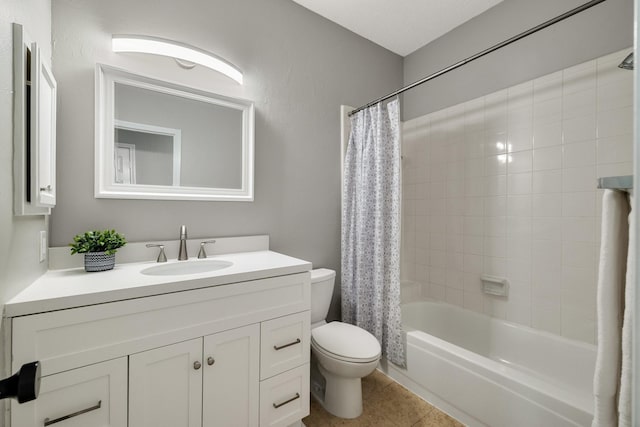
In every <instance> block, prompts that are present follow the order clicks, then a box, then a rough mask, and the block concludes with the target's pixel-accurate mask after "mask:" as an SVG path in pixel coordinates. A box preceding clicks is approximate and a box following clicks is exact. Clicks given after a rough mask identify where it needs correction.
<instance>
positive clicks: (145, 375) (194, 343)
mask: <svg viewBox="0 0 640 427" xmlns="http://www.w3.org/2000/svg"><path fill="white" fill-rule="evenodd" d="M197 364H202V339H201V338H197V339H194V340H190V341H184V342H180V343H177V344H173V345H169V346H166V347H160V348H156V349H153V350H149V351H145V352H142V353H137V354H133V355H131V356H129V425H130V426H132V427H200V426H201V423H202V394H201V393H202V367H201V366H200V367H198V365H197ZM196 367H198V368H197V369H196Z"/></svg>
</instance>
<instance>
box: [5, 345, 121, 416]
mask: <svg viewBox="0 0 640 427" xmlns="http://www.w3.org/2000/svg"><path fill="white" fill-rule="evenodd" d="M49 423H50V424H49ZM58 423H59V424H58ZM48 424H49V425H55V426H64V427H87V426H91V427H127V358H126V357H121V358H119V359H115V360H110V361H107V362H102V363H97V364H95V365H90V366H85V367H83V368H78V369H73V370H71V371H67V372H62V373H59V374H55V375H49V376H47V377H44V378H42V382H41V384H40V395H39V396H38V398H37V399H36V400H32V401H31V402H28V403H23V404H21V405H20V404H18V403H17V402H16V401H12V402H11V425H13V426H16V427H42V426H43V425H48Z"/></svg>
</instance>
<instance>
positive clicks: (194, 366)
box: [193, 360, 202, 371]
mask: <svg viewBox="0 0 640 427" xmlns="http://www.w3.org/2000/svg"><path fill="white" fill-rule="evenodd" d="M201 366H202V364H201V363H200V362H198V361H197V360H196V361H195V362H193V369H195V370H196V371H197V370H198V369H200V367H201Z"/></svg>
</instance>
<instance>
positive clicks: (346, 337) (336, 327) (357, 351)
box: [311, 322, 380, 360]
mask: <svg viewBox="0 0 640 427" xmlns="http://www.w3.org/2000/svg"><path fill="white" fill-rule="evenodd" d="M311 339H312V340H313V341H314V342H315V343H316V344H317V345H318V346H319V347H322V349H324V350H326V351H328V352H330V353H333V354H335V355H337V356H338V357H341V358H348V359H362V360H371V359H375V358H377V357H378V356H380V343H379V342H378V340H377V339H376V337H374V336H373V335H371V334H370V333H369V332H367V331H365V330H364V329H362V328H359V327H357V326H354V325H350V324H348V323H342V322H331V323H327V324H326V325H324V326H320V327H318V328H315V329H312V330H311Z"/></svg>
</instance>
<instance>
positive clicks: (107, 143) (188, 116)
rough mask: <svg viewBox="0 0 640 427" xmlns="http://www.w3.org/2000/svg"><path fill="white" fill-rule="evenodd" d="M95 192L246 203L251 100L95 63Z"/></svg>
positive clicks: (250, 154)
mask: <svg viewBox="0 0 640 427" xmlns="http://www.w3.org/2000/svg"><path fill="white" fill-rule="evenodd" d="M97 78H98V85H99V91H98V92H99V96H98V97H97V98H98V100H97V103H98V104H97V106H96V108H97V111H98V112H99V115H98V121H99V123H98V124H97V129H99V130H100V132H99V135H97V145H96V150H97V153H98V155H97V156H96V197H108V198H143V199H170V200H171V199H173V200H253V104H252V103H251V102H249V101H244V100H238V99H232V98H228V97H223V96H220V95H217V94H213V93H210V92H203V91H199V90H196V89H192V88H187V87H183V86H178V85H175V84H173V83H168V82H162V81H158V80H154V79H151V78H148V77H144V76H139V75H134V74H131V73H128V72H125V71H122V70H117V69H113V68H110V67H107V66H104V65H99V66H98V70H97Z"/></svg>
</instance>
